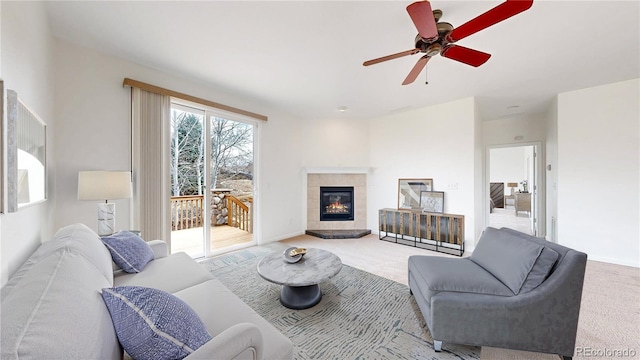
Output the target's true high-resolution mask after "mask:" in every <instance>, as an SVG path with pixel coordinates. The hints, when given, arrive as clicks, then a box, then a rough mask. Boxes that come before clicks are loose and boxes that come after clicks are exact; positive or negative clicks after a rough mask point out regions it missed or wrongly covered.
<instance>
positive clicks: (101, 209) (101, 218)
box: [78, 171, 131, 236]
mask: <svg viewBox="0 0 640 360" xmlns="http://www.w3.org/2000/svg"><path fill="white" fill-rule="evenodd" d="M130 197H131V172H129V171H80V172H79V173H78V200H104V203H99V204H98V235H100V236H105V235H111V234H113V233H114V229H115V222H116V205H115V204H113V203H110V202H109V200H115V199H128V198H130Z"/></svg>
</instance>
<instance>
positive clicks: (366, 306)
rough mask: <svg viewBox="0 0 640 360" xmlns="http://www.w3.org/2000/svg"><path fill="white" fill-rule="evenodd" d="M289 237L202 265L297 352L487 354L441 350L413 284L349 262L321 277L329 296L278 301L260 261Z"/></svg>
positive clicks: (321, 355) (309, 355)
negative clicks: (290, 304)
mask: <svg viewBox="0 0 640 360" xmlns="http://www.w3.org/2000/svg"><path fill="white" fill-rule="evenodd" d="M284 248H285V247H284V246H283V245H282V244H270V245H267V246H257V247H251V248H248V249H245V250H241V251H238V252H235V253H232V254H229V255H223V256H220V257H217V258H213V259H209V260H205V261H203V262H202V264H203V266H206V267H207V269H208V270H209V271H210V272H211V273H212V274H213V275H214V276H215V277H216V278H218V279H219V280H220V281H222V282H223V283H224V284H225V285H226V286H227V287H228V288H229V289H230V290H231V291H233V292H234V293H235V294H236V295H237V296H238V297H240V299H242V301H244V302H245V303H247V304H248V305H249V306H250V307H252V308H253V309H254V310H255V311H256V312H257V313H258V314H260V315H261V316H262V317H263V318H265V319H266V320H267V321H269V322H270V323H271V324H273V325H274V326H275V327H276V328H277V329H278V330H280V332H282V333H283V334H284V335H285V336H287V337H288V338H289V339H291V341H292V342H293V344H294V359H296V360H303V359H480V348H479V347H471V346H459V345H449V344H446V343H445V344H444V345H443V350H442V352H440V353H436V352H434V351H433V348H432V339H431V335H430V334H429V331H428V330H427V328H426V327H425V323H424V319H423V318H422V315H421V314H420V311H419V309H418V306H417V304H416V303H415V301H414V299H413V296H411V295H410V294H409V288H408V287H407V286H406V285H402V284H400V283H397V282H395V281H391V280H388V279H385V278H382V277H379V276H376V275H373V274H370V273H367V272H364V271H362V270H358V269H355V268H352V267H350V266H347V265H343V267H342V270H341V271H340V272H339V273H338V275H336V276H335V277H334V278H332V279H331V280H329V281H328V282H326V283H323V284H320V289H321V290H322V293H323V297H322V301H321V302H320V303H319V304H318V305H316V306H314V307H312V308H310V309H305V310H291V309H288V308H285V307H284V306H282V305H281V304H280V302H279V297H280V289H281V286H279V285H276V284H273V283H270V282H268V281H266V280H264V279H262V278H261V277H260V276H259V275H258V274H257V272H256V266H257V264H258V261H259V260H260V259H261V258H262V257H263V256H264V255H266V254H269V253H271V252H273V251H278V252H280V251H283V250H284Z"/></svg>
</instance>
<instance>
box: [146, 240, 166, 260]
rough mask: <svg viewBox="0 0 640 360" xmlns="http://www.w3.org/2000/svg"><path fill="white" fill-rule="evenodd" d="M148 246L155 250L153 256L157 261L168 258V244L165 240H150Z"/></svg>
mask: <svg viewBox="0 0 640 360" xmlns="http://www.w3.org/2000/svg"><path fill="white" fill-rule="evenodd" d="M147 244H149V246H151V250H153V255H155V258H156V259H159V258H163V257H167V255H168V254H169V251H168V249H167V243H166V242H165V241H163V240H150V241H147Z"/></svg>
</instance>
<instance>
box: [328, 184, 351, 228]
mask: <svg viewBox="0 0 640 360" xmlns="http://www.w3.org/2000/svg"><path fill="white" fill-rule="evenodd" d="M353 211H354V206H353V186H331V187H329V186H321V187H320V221H353V219H354V216H353V215H354V214H353Z"/></svg>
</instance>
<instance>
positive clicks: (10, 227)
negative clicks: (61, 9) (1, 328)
mask: <svg viewBox="0 0 640 360" xmlns="http://www.w3.org/2000/svg"><path fill="white" fill-rule="evenodd" d="M0 17H1V18H2V21H1V26H2V28H1V33H2V35H1V36H2V42H1V48H2V50H1V51H2V78H3V80H4V85H5V89H11V90H15V91H16V92H17V93H18V96H19V97H20V98H21V99H22V100H23V101H24V102H25V104H27V105H28V106H29V107H30V108H31V109H32V110H33V111H35V112H36V113H37V114H38V115H39V116H40V117H41V118H42V120H43V121H44V122H45V123H46V124H47V175H48V178H47V189H48V197H49V198H48V200H47V201H46V202H44V203H40V204H37V205H33V206H28V207H24V208H21V209H20V210H19V211H18V212H14V213H6V214H3V215H0V228H1V229H0V250H1V251H0V263H1V264H2V265H1V266H0V272H1V274H0V283H1V284H4V283H6V282H7V279H8V278H9V276H11V275H12V274H13V273H14V272H15V271H16V270H17V269H18V268H19V267H20V265H22V263H23V262H24V261H25V260H26V258H27V257H28V256H29V255H30V254H31V252H33V250H34V249H35V248H36V247H37V246H38V245H39V244H40V243H41V242H42V241H45V240H47V239H48V238H50V237H51V235H52V234H53V232H54V228H53V221H52V219H53V209H54V205H55V202H56V193H55V182H56V159H55V157H54V156H53V154H54V148H55V145H54V144H53V138H54V133H55V132H56V123H57V121H56V118H55V116H54V111H53V107H54V104H53V98H52V96H51V94H52V93H53V92H54V82H53V72H52V59H53V43H54V42H53V38H52V36H51V34H50V31H49V24H48V20H47V16H46V13H45V10H44V6H43V3H41V2H2V13H1V15H0ZM4 186H6V184H4Z"/></svg>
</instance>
